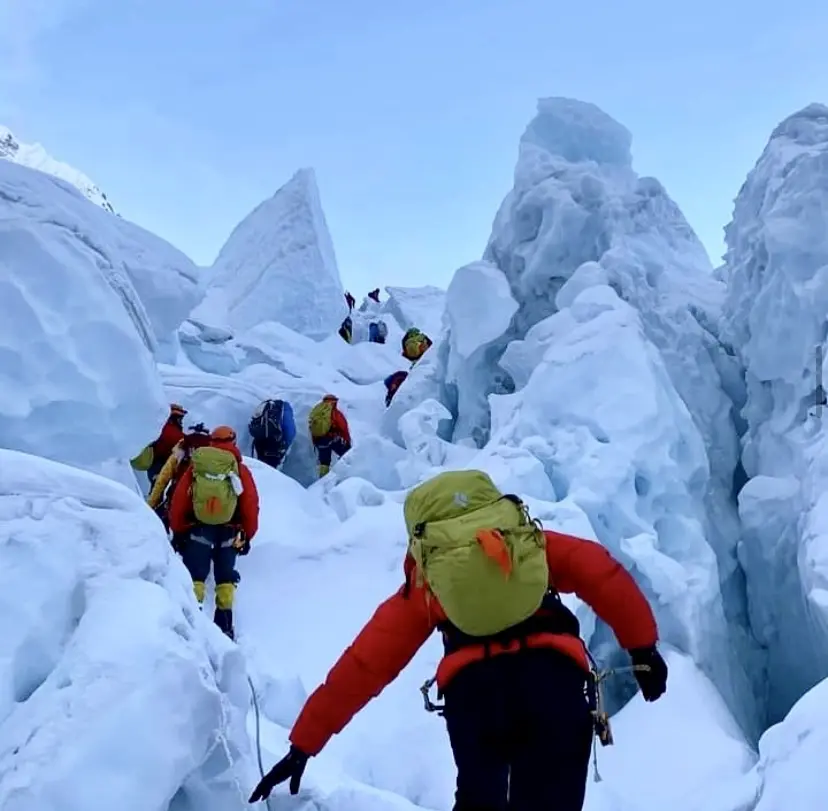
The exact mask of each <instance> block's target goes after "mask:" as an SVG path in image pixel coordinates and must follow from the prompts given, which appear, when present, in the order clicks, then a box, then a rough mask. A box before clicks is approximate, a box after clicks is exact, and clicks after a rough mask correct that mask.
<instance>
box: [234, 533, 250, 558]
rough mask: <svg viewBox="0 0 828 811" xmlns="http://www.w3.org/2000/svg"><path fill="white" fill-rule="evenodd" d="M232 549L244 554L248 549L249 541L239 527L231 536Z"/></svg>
mask: <svg viewBox="0 0 828 811" xmlns="http://www.w3.org/2000/svg"><path fill="white" fill-rule="evenodd" d="M233 549H235V550H236V552H238V553H239V554H240V555H246V554H247V553H248V552H249V551H250V541H249V540H247V535H245V534H244V530H242V529H240V530H239V531H238V532H237V533H236V537H235V538H233Z"/></svg>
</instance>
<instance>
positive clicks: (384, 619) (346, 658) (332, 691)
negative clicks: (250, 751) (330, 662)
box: [290, 589, 436, 755]
mask: <svg viewBox="0 0 828 811" xmlns="http://www.w3.org/2000/svg"><path fill="white" fill-rule="evenodd" d="M435 624H436V623H433V622H432V616H431V612H430V611H429V608H428V604H427V602H426V598H425V593H424V592H423V590H422V589H413V590H412V591H411V593H410V595H409V596H408V597H405V596H403V589H400V590H399V591H398V592H397V593H396V594H394V595H393V596H392V597H389V598H388V599H387V600H386V601H385V602H384V603H382V605H380V607H379V608H378V609H377V610H376V612H375V613H374V616H373V617H371V619H370V620H369V621H368V623H367V625H366V626H365V627H364V628H363V629H362V631H360V633H359V635H358V636H357V638H356V639H355V640H354V641H353V643H352V644H351V645H350V647H348V648H347V650H346V651H345V652H344V653H343V654H342V656H341V657H340V658H339V661H338V662H337V663H336V664H335V665H334V666H333V668H332V669H331V672H330V673H328V677H327V679H325V683H324V684H322V685H321V686H320V687H318V688H317V689H316V690H315V691H314V692H313V693H312V694H311V696H310V698H308V700H307V702H306V703H305V706H304V707H303V708H302V712H301V713H300V714H299V718H298V719H297V720H296V723H295V724H294V726H293V730H292V731H291V733H290V742H291V743H292V744H293V745H294V746H296V747H298V748H299V749H301V750H302V751H303V752H305V754H308V755H316V754H318V753H319V752H320V751H321V750H322V749H323V747H324V746H325V744H326V743H327V742H328V741H329V740H330V738H331V737H332V736H333V735H336V734H337V733H339V732H341V731H342V730H343V729H344V728H345V726H346V725H347V724H348V722H349V721H350V720H351V719H352V718H353V717H354V716H355V715H356V714H357V713H358V712H359V711H360V710H361V709H362V708H363V707H364V706H365V705H366V704H367V703H368V702H369V701H370V700H371V699H372V698H375V697H376V696H378V695H379V694H380V693H381V692H382V691H383V689H384V688H385V687H386V686H387V685H389V684H390V683H391V682H392V681H394V679H395V678H396V677H397V676H398V675H399V673H400V671H401V670H402V669H403V668H404V667H405V666H406V665H407V664H408V663H409V662H410V661H411V659H412V658H413V657H414V654H416V653H417V651H418V650H419V649H420V647H421V646H422V645H423V643H424V642H425V641H426V640H427V639H428V637H429V636H430V634H431V632H432V630H433V629H434V626H435Z"/></svg>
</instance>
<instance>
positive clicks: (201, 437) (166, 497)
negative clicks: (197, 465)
mask: <svg viewBox="0 0 828 811" xmlns="http://www.w3.org/2000/svg"><path fill="white" fill-rule="evenodd" d="M209 444H210V432H209V431H208V430H207V429H206V428H205V427H204V423H203V422H199V423H198V424H196V425H192V426H190V429H189V432H188V433H187V434H185V436H184V438H183V439H182V440H181V441H180V442H179V443H178V444H177V445H176V446H175V447H174V448H173V450H172V453H171V454H170V456H169V459H167V461H166V462H165V463H164V467H162V468H161V472H160V473H159V474H158V476H156V478H155V482H154V484H153V485H152V489H151V490H150V492H149V495H148V496H147V504H148V505H149V506H150V508H151V509H153V510H155V512H156V513H158V516H159V518H160V519H161V520H162V521H163V522H164V526H165V527H167V528H169V507H170V500H171V499H172V494H173V492H174V491H175V485H176V484H177V483H178V481H179V479H180V478H181V476H182V475H183V474H184V471H185V470H186V469H187V467H188V466H189V464H190V460H191V459H192V455H193V451H194V450H195V449H196V448H203V447H204V446H205V445H209Z"/></svg>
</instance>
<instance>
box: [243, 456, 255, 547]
mask: <svg viewBox="0 0 828 811" xmlns="http://www.w3.org/2000/svg"><path fill="white" fill-rule="evenodd" d="M239 477H240V478H241V481H242V494H241V495H240V496H239V519H240V520H241V525H242V529H243V530H244V534H245V535H246V536H247V540H248V541H252V540H253V536H254V535H255V534H256V533H257V532H258V531H259V491H258V490H257V489H256V482H255V480H254V479H253V474H252V473H251V472H250V469H249V468H248V467H247V465H239Z"/></svg>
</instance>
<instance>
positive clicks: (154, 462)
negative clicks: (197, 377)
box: [131, 403, 187, 487]
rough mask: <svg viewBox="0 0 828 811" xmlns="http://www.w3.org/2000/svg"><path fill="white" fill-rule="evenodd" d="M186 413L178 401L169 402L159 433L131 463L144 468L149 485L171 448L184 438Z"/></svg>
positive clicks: (166, 458)
mask: <svg viewBox="0 0 828 811" xmlns="http://www.w3.org/2000/svg"><path fill="white" fill-rule="evenodd" d="M186 415H187V409H186V408H184V407H183V406H180V405H178V403H171V404H170V414H169V416H168V417H167V421H166V422H165V423H164V427H163V428H162V429H161V433H160V435H159V436H158V439H156V440H155V441H154V442H151V443H150V444H149V445H147V446H146V448H144V450H142V451H141V453H139V454H138V456H136V457H135V458H134V459H133V460H132V462H131V464H132V467H133V468H135V470H146V472H147V478H148V479H149V485H150V487H152V486H153V485H154V484H155V480H156V478H157V477H158V474H159V473H160V472H161V468H163V467H164V465H165V464H166V462H167V460H168V459H169V458H170V454H171V453H172V452H173V448H174V447H175V446H176V445H177V444H178V443H179V442H181V440H182V439H184V417H185V416H186Z"/></svg>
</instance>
